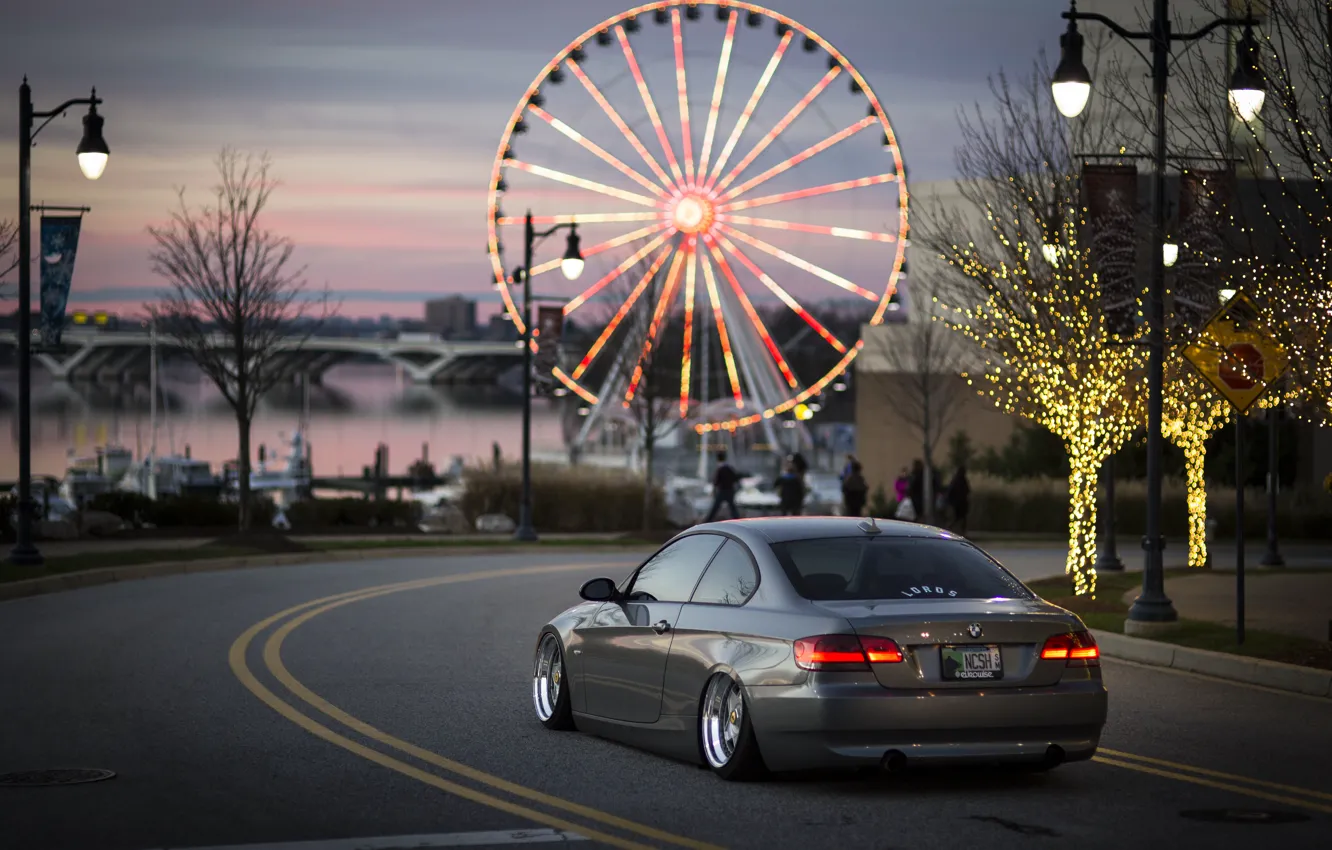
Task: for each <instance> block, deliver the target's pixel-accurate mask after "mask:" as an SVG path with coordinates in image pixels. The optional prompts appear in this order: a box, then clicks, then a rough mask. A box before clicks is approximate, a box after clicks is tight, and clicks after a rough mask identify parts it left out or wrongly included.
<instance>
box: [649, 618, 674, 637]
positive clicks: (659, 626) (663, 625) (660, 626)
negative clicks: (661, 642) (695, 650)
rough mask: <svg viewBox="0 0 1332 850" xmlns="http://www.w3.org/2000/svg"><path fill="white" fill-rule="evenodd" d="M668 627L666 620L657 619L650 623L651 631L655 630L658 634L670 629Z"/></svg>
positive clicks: (669, 626) (669, 625)
mask: <svg viewBox="0 0 1332 850" xmlns="http://www.w3.org/2000/svg"><path fill="white" fill-rule="evenodd" d="M670 628H671V624H670V623H668V622H666V621H665V620H658V621H657V622H655V623H653V624H652V631H654V632H656V633H657V634H659V635H662V634H665V633H666V632H668V631H670Z"/></svg>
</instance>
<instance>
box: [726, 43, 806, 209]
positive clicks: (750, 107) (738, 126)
mask: <svg viewBox="0 0 1332 850" xmlns="http://www.w3.org/2000/svg"><path fill="white" fill-rule="evenodd" d="M793 38H795V30H788V31H787V33H786V35H784V36H782V40H781V42H780V43H778V45H777V50H776V51H774V52H773V54H772V58H771V59H769V60H768V67H766V68H764V69H763V76H761V77H759V81H758V84H757V85H756V86H754V93H753V94H751V95H750V96H749V102H748V103H746V104H745V108H744V111H742V112H741V113H740V118H739V120H737V121H736V122H735V129H733V130H731V136H730V138H728V139H727V140H726V144H725V145H724V146H723V147H722V152H721V156H719V157H717V162H716V163H714V164H713V166H712V174H711V175H709V177H708V188H712V186H713V185H714V184H715V183H716V182H717V177H718V176H719V175H720V174H721V170H722V169H723V168H725V167H726V160H728V159H730V158H731V154H732V153H733V152H734V151H735V145H736V143H737V142H739V141H740V134H741V133H743V132H744V131H745V127H746V126H747V125H748V124H749V119H750V118H751V117H752V116H753V115H754V109H755V108H756V107H757V106H758V102H759V99H760V98H762V97H763V92H764V91H765V90H767V88H768V83H770V82H772V75H773V74H776V73H777V66H778V65H780V64H781V61H782V57H783V56H784V55H786V48H788V47H790V46H791V39H793Z"/></svg>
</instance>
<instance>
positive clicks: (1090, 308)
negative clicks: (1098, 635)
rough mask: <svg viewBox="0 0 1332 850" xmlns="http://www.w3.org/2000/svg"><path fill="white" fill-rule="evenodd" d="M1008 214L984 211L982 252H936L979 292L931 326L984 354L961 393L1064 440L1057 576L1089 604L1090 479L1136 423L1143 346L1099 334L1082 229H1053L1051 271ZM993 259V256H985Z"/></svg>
mask: <svg viewBox="0 0 1332 850" xmlns="http://www.w3.org/2000/svg"><path fill="white" fill-rule="evenodd" d="M1064 179H1066V180H1069V181H1071V180H1072V179H1074V178H1071V177H1069V178H1064ZM1068 196H1069V197H1071V196H1072V194H1071V192H1070V193H1069V195H1068ZM1028 200H1029V201H1030V200H1031V199H1028ZM1013 207H1014V214H1013V215H1009V216H1006V215H1004V214H1002V213H1001V212H1000V211H999V210H998V208H997V207H996V206H995V205H994V204H990V205H987V208H986V216H987V218H988V220H989V223H990V227H991V230H992V232H993V235H994V241H993V244H990V245H989V246H987V249H986V250H985V251H984V252H983V251H982V249H981V248H978V247H977V246H976V244H975V243H974V242H968V243H966V244H954V245H952V246H951V250H948V251H946V252H945V253H944V255H943V259H944V260H945V261H947V262H948V263H949V264H950V265H951V266H953V267H954V268H955V269H957V270H958V271H960V272H961V273H962V274H963V275H965V276H966V277H968V278H970V279H971V280H972V281H973V282H974V283H975V284H977V285H978V287H979V289H980V292H981V294H982V296H983V300H981V302H980V303H979V304H977V305H975V306H969V307H950V306H948V305H941V307H942V308H943V309H944V311H945V312H944V315H943V316H942V317H936V318H940V319H941V320H942V321H944V322H945V323H946V324H947V325H949V326H950V327H951V328H953V329H954V330H956V331H958V332H960V333H962V334H963V335H965V336H966V337H968V338H969V339H970V340H972V341H973V342H974V343H975V344H976V345H977V346H978V347H979V349H980V351H981V353H982V355H983V356H984V360H985V363H984V366H982V367H981V368H980V369H979V370H978V374H965V375H964V377H965V378H966V380H967V383H968V384H970V385H971V386H973V387H976V388H977V390H978V392H979V393H980V394H981V395H982V396H983V397H985V398H988V399H989V400H991V401H992V402H993V403H994V404H995V405H996V406H997V407H999V408H1000V409H1002V410H1004V411H1005V412H1007V413H1010V414H1018V415H1021V416H1023V417H1025V418H1027V419H1029V420H1031V421H1032V422H1035V423H1038V424H1040V425H1042V426H1044V427H1045V428H1046V429H1048V430H1049V431H1050V432H1051V433H1053V434H1054V435H1055V436H1057V437H1059V438H1060V439H1061V440H1062V441H1063V443H1064V449H1065V451H1066V453H1067V455H1068V462H1069V476H1068V490H1069V519H1068V535H1069V545H1068V559H1067V561H1066V564H1065V572H1067V573H1068V574H1069V575H1070V576H1071V577H1072V579H1073V592H1074V593H1075V594H1077V595H1084V594H1093V595H1094V594H1095V592H1096V569H1095V566H1094V565H1095V562H1096V511H1097V484H1098V472H1099V470H1100V468H1101V465H1102V464H1103V463H1104V462H1105V460H1106V459H1107V458H1108V457H1109V456H1110V455H1111V454H1112V453H1114V452H1115V451H1117V450H1118V449H1119V448H1120V447H1121V446H1123V445H1124V443H1125V442H1127V441H1128V439H1129V437H1130V435H1131V434H1132V432H1133V431H1134V429H1135V428H1136V427H1137V425H1138V423H1139V422H1140V421H1141V420H1142V419H1143V418H1145V417H1144V415H1143V414H1144V411H1145V409H1144V403H1145V399H1146V394H1145V393H1144V392H1141V391H1140V390H1141V388H1142V384H1143V375H1144V366H1145V361H1146V357H1145V354H1144V349H1143V348H1142V347H1141V346H1138V345H1126V344H1118V343H1117V342H1116V341H1114V340H1113V339H1112V338H1111V337H1110V336H1109V334H1108V333H1107V331H1106V318H1105V316H1104V315H1103V313H1102V310H1101V293H1100V284H1099V282H1098V281H1097V278H1096V275H1095V274H1094V273H1093V272H1092V269H1091V266H1090V259H1089V257H1088V256H1087V252H1085V251H1083V250H1082V249H1080V248H1079V246H1078V237H1077V234H1078V228H1079V226H1081V225H1082V224H1083V223H1084V222H1081V221H1077V222H1072V221H1070V222H1068V223H1067V224H1065V225H1061V226H1060V227H1059V228H1058V229H1059V233H1058V234H1057V236H1056V240H1057V242H1058V243H1060V244H1059V247H1060V249H1061V256H1063V257H1065V258H1066V259H1065V260H1064V261H1063V262H1061V263H1060V265H1059V266H1058V267H1055V268H1050V267H1049V266H1048V265H1046V264H1044V263H1043V262H1041V261H1040V260H1039V259H1036V258H1038V257H1040V256H1041V255H1042V247H1041V243H1043V242H1046V241H1047V239H1048V237H1044V238H1039V239H1036V240H1028V239H1026V238H1025V237H1024V236H1023V235H1022V234H1023V232H1024V231H1025V230H1026V229H1027V226H1028V225H1027V223H1025V222H1024V221H1023V217H1022V213H1021V209H1020V207H1019V205H1018V204H1014V205H1013ZM1029 208H1030V207H1029ZM1070 218H1071V216H1070ZM1052 235H1053V234H1052ZM991 252H992V253H994V254H997V255H998V257H997V258H995V257H990V256H987V254H990V253H991ZM978 383H979V385H980V386H979V387H977V384H978Z"/></svg>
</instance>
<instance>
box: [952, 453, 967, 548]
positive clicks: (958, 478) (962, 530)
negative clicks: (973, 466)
mask: <svg viewBox="0 0 1332 850" xmlns="http://www.w3.org/2000/svg"><path fill="white" fill-rule="evenodd" d="M948 506H949V507H950V508H951V509H952V511H953V519H954V520H955V521H956V524H957V528H956V529H954V530H955V531H956V532H957V533H958V534H961V535H963V536H966V533H967V512H968V511H970V510H971V482H970V481H968V480H967V468H966V466H958V468H957V472H955V473H953V480H952V481H950V482H948Z"/></svg>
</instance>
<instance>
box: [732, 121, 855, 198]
mask: <svg viewBox="0 0 1332 850" xmlns="http://www.w3.org/2000/svg"><path fill="white" fill-rule="evenodd" d="M878 121H879V119H878V118H875V117H873V116H868V115H867V116H866V117H864V118H861V119H860V120H859V121H857V122H856V123H854V124H852V125H851V126H850V127H844V128H843V129H841V130H838V131H837V132H836V133H833V134H832V135H831V136H829V137H828V138H826V139H824V140H823V141H821V142H816V143H814V144H812V145H810V146H809V147H807V148H805V149H804V150H803V151H801V152H800V153H798V154H796V155H795V156H792V157H789V158H788V159H786V160H785V161H783V162H779V163H777V164H776V165H774V166H773V167H772V168H769V169H768V170H767V171H765V172H763V173H762V174H760V175H759V176H757V177H755V178H753V179H751V180H747V181H746V182H744V183H742V184H740V185H739V186H736V187H735V188H734V189H732V190H730V191H729V192H727V193H726V194H725V195H722V196H721V201H722V202H726V201H729V200H730V199H731V198H734V197H736V196H737V195H743V194H744V193H745V192H748V191H749V190H750V189H753V188H754V187H755V186H757V185H759V184H760V183H765V182H767V181H768V180H771V179H772V178H774V177H776V176H777V175H778V174H781V173H782V172H783V171H786V170H787V169H789V168H791V167H792V166H794V165H799V164H800V163H802V162H804V161H805V160H807V159H809V158H810V157H812V156H814V155H815V154H818V153H822V152H823V151H826V150H827V149H828V148H830V147H832V146H833V145H835V144H837V143H838V142H840V141H842V140H843V139H848V138H850V137H851V136H854V135H855V134H856V133H859V132H860V131H861V130H864V129H865V128H866V127H872V126H873V125H875V124H877V123H878Z"/></svg>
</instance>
